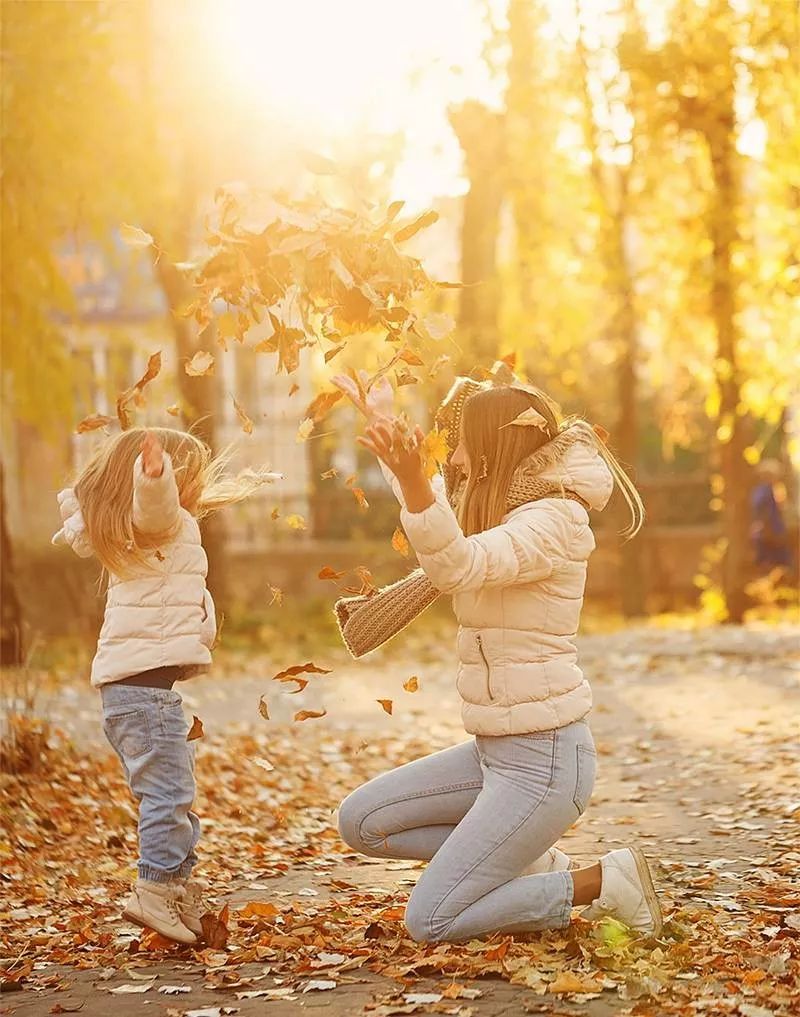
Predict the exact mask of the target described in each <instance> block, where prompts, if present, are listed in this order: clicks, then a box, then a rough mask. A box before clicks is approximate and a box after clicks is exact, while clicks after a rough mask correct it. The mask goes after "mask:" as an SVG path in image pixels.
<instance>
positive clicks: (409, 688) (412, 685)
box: [403, 674, 419, 692]
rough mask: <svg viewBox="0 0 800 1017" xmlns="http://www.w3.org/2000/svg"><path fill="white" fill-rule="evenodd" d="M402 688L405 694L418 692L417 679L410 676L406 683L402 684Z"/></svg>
mask: <svg viewBox="0 0 800 1017" xmlns="http://www.w3.org/2000/svg"><path fill="white" fill-rule="evenodd" d="M403 688H404V689H405V690H406V692H419V678H417V676H416V675H415V674H412V675H411V677H410V678H409V679H408V681H404V682H403Z"/></svg>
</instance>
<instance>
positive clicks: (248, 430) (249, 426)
mask: <svg viewBox="0 0 800 1017" xmlns="http://www.w3.org/2000/svg"><path fill="white" fill-rule="evenodd" d="M233 408H234V409H235V410H236V416H237V417H238V418H239V423H240V424H241V425H242V430H243V431H244V433H245V434H252V433H253V421H252V420H251V419H250V418H249V417H248V416H247V414H246V413H245V411H244V410H243V409H242V407H241V404H240V403H239V401H238V399H237V398H236V396H233Z"/></svg>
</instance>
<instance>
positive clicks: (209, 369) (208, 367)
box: [185, 350, 214, 378]
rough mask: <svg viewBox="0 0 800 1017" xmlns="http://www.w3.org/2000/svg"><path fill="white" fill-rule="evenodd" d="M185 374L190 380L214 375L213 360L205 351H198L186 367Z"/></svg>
mask: <svg viewBox="0 0 800 1017" xmlns="http://www.w3.org/2000/svg"><path fill="white" fill-rule="evenodd" d="M185 370H186V373H187V374H188V375H189V376H190V377H192V378H200V377H202V376H203V375H206V374H213V373H214V358H213V356H212V355H211V354H210V353H207V352H206V351H205V350H200V351H199V352H198V353H195V355H194V356H193V357H192V359H191V360H190V361H189V363H188V364H187V365H186V368H185Z"/></svg>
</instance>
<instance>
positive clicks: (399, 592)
mask: <svg viewBox="0 0 800 1017" xmlns="http://www.w3.org/2000/svg"><path fill="white" fill-rule="evenodd" d="M581 425H582V426H581ZM588 430H589V428H588V425H585V424H583V422H580V424H578V425H572V426H567V427H565V428H564V430H563V431H561V432H559V434H557V435H556V437H555V438H553V439H552V440H551V441H549V442H547V444H546V445H543V446H542V447H541V448H540V449H538V450H537V451H536V452H534V454H533V455H531V456H529V457H528V458H527V459H526V460H525V461H524V462H523V463H522V464H521V465H520V467H519V469H518V470H517V471H516V473H515V474H514V477H513V479H512V481H511V486H510V488H509V491H508V510H509V511H511V510H512V509H515V508H519V507H520V505H525V504H527V503H528V502H531V501H537V500H538V499H540V498H567V499H569V500H571V501H577V502H579V503H580V504H581V505H583V507H584V508H586V509H587V510H588V508H589V506H588V505H587V503H586V502H585V501H584V500H583V498H581V497H580V496H579V495H577V494H575V493H574V492H573V491H567V490H565V489H564V488H563V487H562V486H560V485H558V484H553V483H552V482H549V481H545V480H541V479H540V478H539V476H538V474H541V472H542V471H543V470H544V469H545V468H546V467H548V466H551V465H553V464H554V463H556V462H558V461H559V460H560V459H561V458H562V457H563V456H564V455H565V454H566V452H567V451H568V450H569V449H570V448H571V447H572V446H573V445H575V444H576V443H578V442H589V441H590V438H589V435H588ZM447 486H448V494H449V498H450V501H451V503H453V502H456V501H457V499H458V495H459V493H460V492H459V489H458V487H457V486H456V484H455V483H448V485H447ZM440 596H441V594H440V591H439V590H437V589H436V587H435V586H434V585H433V583H432V582H431V581H430V579H428V577H427V576H426V575H425V573H424V572H423V571H422V569H421V568H418V569H415V570H414V571H413V572H411V573H409V575H407V576H405V578H403V579H400V580H399V581H398V582H396V583H392V584H391V586H385V587H383V589H381V590H377V591H375V592H374V593H372V594H368V595H366V596H358V597H345V598H343V599H342V600H338V601H337V602H336V605H335V610H336V618H337V620H338V622H339V631H340V632H341V634H342V639H343V641H344V644H345V646H346V647H347V649H348V650H349V651H350V653H351V654H352V655H353V656H354V657H363V656H364V654H365V653H369V652H370V651H371V650H375V649H377V648H378V647H379V646H382V645H383V644H384V643H385V642H387V641H388V640H389V639H391V638H392V637H393V636H396V635H397V633H398V632H402V630H403V629H404V628H406V626H408V625H410V624H411V622H412V621H414V619H415V618H417V617H418V616H419V615H421V614H422V612H423V611H425V610H426V609H427V608H429V607H430V606H431V604H433V602H434V601H435V600H437V599H438V598H439V597H440Z"/></svg>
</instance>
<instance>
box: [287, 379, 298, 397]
mask: <svg viewBox="0 0 800 1017" xmlns="http://www.w3.org/2000/svg"><path fill="white" fill-rule="evenodd" d="M299 391H300V386H299V385H298V384H297V382H296V381H293V382H292V387H291V388H290V389H289V397H290V398H291V397H292V396H293V395H295V393H297V392H299Z"/></svg>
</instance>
